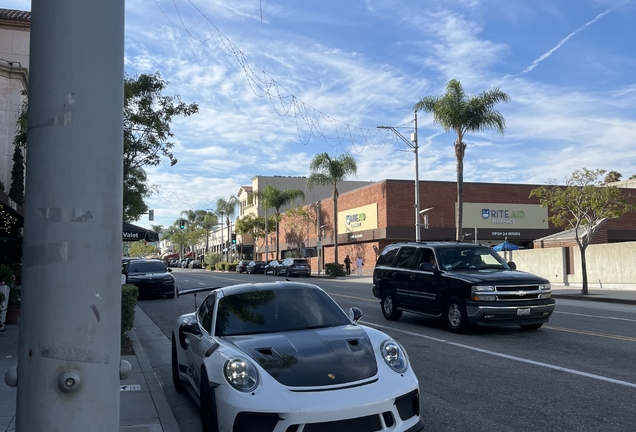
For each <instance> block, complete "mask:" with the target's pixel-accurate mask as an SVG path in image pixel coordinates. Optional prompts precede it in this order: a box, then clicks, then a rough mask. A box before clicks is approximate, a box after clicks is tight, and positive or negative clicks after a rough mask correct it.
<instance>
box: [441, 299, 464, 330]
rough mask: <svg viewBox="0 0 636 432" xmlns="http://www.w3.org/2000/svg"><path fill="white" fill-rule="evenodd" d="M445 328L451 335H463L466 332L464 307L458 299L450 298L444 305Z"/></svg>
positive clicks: (462, 301) (462, 302)
mask: <svg viewBox="0 0 636 432" xmlns="http://www.w3.org/2000/svg"><path fill="white" fill-rule="evenodd" d="M446 327H448V329H449V330H450V331H452V332H453V333H465V332H466V331H467V330H468V315H466V305H465V304H464V300H462V299H461V298H459V297H451V298H449V299H448V302H447V303H446Z"/></svg>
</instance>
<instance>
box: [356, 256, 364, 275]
mask: <svg viewBox="0 0 636 432" xmlns="http://www.w3.org/2000/svg"><path fill="white" fill-rule="evenodd" d="M363 265H364V263H363V262H362V258H360V257H358V258H356V270H357V271H358V276H362V266H363Z"/></svg>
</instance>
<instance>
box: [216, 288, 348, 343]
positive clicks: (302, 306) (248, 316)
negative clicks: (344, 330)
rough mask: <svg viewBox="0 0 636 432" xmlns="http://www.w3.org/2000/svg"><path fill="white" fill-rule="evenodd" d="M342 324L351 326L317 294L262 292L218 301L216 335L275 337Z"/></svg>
mask: <svg viewBox="0 0 636 432" xmlns="http://www.w3.org/2000/svg"><path fill="white" fill-rule="evenodd" d="M346 324H351V322H350V321H349V318H348V317H347V316H346V315H345V314H344V313H343V312H342V309H340V307H339V306H338V305H337V304H336V303H335V302H334V301H333V300H332V299H331V297H329V296H328V295H327V294H326V293H325V292H323V291H321V290H318V289H315V288H286V289H276V290H262V291H251V292H246V293H241V294H234V295H231V296H227V297H223V298H222V299H221V300H219V306H218V311H217V320H216V335H217V336H237V335H246V334H258V333H277V332H285V331H294V330H306V329H311V328H321V327H335V326H341V325H346Z"/></svg>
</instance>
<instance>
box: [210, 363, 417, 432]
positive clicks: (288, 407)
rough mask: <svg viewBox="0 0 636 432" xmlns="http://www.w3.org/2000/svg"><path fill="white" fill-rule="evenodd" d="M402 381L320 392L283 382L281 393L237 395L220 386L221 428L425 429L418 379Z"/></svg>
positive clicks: (241, 431)
mask: <svg viewBox="0 0 636 432" xmlns="http://www.w3.org/2000/svg"><path fill="white" fill-rule="evenodd" d="M400 380H402V383H400V384H398V385H395V384H396V383H395V382H393V385H391V382H389V380H383V379H381V378H380V379H379V380H378V381H377V382H375V383H372V384H368V385H362V386H359V387H353V388H345V389H340V390H331V391H315V392H313V391H290V390H288V389H287V388H285V387H281V388H280V390H279V391H276V392H275V393H277V394H276V395H274V394H269V395H265V394H264V392H259V391H258V390H257V392H256V394H249V393H248V394H238V392H236V391H235V390H233V389H232V388H229V387H228V386H227V385H221V386H219V387H217V388H216V389H215V399H216V403H217V414H218V421H219V430H228V431H232V432H248V431H254V430H255V426H256V425H259V429H258V430H259V431H263V432H286V431H290V430H291V431H295V430H299V429H301V428H302V427H304V429H303V430H305V431H311V432H331V431H340V430H356V431H360V432H367V431H368V432H371V431H387V432H388V431H391V432H419V431H422V430H423V428H424V424H423V421H422V419H421V417H420V399H419V391H418V389H417V381H416V380H415V379H411V378H409V377H407V376H406V375H405V376H402V377H400V378H398V381H400ZM383 381H384V382H383ZM405 386H406V387H407V388H409V390H408V391H405ZM389 389H390V390H389ZM259 393H260V394H259ZM250 408H252V409H250ZM265 425H267V426H265Z"/></svg>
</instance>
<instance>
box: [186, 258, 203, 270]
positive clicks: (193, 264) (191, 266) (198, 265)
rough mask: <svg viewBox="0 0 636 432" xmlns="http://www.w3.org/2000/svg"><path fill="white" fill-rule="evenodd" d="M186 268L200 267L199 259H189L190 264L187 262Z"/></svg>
mask: <svg viewBox="0 0 636 432" xmlns="http://www.w3.org/2000/svg"><path fill="white" fill-rule="evenodd" d="M188 268H191V269H195V268H201V260H198V259H195V260H192V261H190V264H188Z"/></svg>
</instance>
